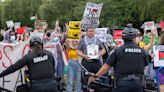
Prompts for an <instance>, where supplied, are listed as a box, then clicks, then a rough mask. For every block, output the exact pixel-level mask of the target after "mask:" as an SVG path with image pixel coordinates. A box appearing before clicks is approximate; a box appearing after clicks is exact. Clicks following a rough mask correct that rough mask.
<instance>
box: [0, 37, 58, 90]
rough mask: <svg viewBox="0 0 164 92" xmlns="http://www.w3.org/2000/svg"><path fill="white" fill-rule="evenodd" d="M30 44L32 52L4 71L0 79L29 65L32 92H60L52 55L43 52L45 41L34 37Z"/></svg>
mask: <svg viewBox="0 0 164 92" xmlns="http://www.w3.org/2000/svg"><path fill="white" fill-rule="evenodd" d="M29 44H30V48H31V52H30V53H28V54H27V55H25V56H24V57H23V58H22V59H20V60H18V61H17V62H16V63H15V64H13V65H11V66H10V67H8V68H7V69H6V70H5V71H3V72H2V73H1V74H0V78H1V77H3V76H6V75H8V74H10V73H13V72H15V71H16V70H18V69H21V68H22V67H24V66H26V65H27V67H28V71H29V76H30V79H31V84H32V85H31V89H30V92H58V90H57V83H56V81H55V80H54V69H55V68H54V58H53V55H52V53H50V52H49V51H46V50H43V41H42V39H40V38H39V37H32V38H31V40H30V42H29Z"/></svg>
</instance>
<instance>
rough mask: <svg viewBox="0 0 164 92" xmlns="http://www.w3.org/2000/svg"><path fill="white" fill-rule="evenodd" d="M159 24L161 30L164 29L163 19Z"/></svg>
mask: <svg viewBox="0 0 164 92" xmlns="http://www.w3.org/2000/svg"><path fill="white" fill-rule="evenodd" d="M160 26H161V29H163V31H164V21H161V22H160Z"/></svg>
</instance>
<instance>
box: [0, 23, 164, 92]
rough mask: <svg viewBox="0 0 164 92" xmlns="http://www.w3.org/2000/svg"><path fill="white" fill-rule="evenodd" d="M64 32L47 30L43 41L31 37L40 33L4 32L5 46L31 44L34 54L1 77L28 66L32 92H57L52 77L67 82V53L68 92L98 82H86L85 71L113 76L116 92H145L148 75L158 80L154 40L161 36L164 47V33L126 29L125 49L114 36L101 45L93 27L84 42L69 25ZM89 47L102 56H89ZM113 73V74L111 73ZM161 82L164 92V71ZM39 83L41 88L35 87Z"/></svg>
mask: <svg viewBox="0 0 164 92" xmlns="http://www.w3.org/2000/svg"><path fill="white" fill-rule="evenodd" d="M60 29H61V28H60V27H59V26H58V27H57V28H55V29H54V30H49V29H45V30H44V31H42V32H43V34H44V35H43V39H40V38H38V37H30V33H32V32H35V31H37V30H28V31H27V30H25V31H24V32H23V33H21V34H20V33H18V32H17V30H15V29H14V28H8V29H7V30H6V31H4V32H3V31H1V32H0V41H1V42H2V43H7V44H17V43H21V42H26V41H29V42H30V43H29V44H30V47H31V49H32V50H31V51H30V52H29V53H28V54H27V55H25V56H24V57H23V58H22V59H20V60H18V61H17V62H16V63H15V64H14V65H11V66H10V67H9V68H7V69H6V70H5V71H3V72H2V73H1V74H0V77H3V76H5V75H8V74H9V73H12V72H14V71H16V70H18V69H20V68H22V67H24V66H25V65H27V66H28V70H29V71H30V77H31V82H32V84H33V85H32V87H31V89H32V90H31V91H30V92H37V91H38V92H57V89H55V87H51V85H56V82H54V81H53V80H52V77H53V75H55V77H58V78H61V79H63V80H64V67H65V64H64V58H63V53H62V52H63V49H64V50H66V51H67V53H68V65H67V68H68V69H67V81H66V92H73V90H75V92H81V91H82V89H83V87H84V86H83V85H87V84H88V83H90V82H94V81H95V76H94V77H93V76H91V77H88V78H82V76H81V68H82V67H84V68H85V69H87V71H89V72H91V73H94V74H95V75H96V78H97V77H100V76H109V74H110V76H111V75H114V77H115V79H116V80H117V81H116V85H115V86H114V87H113V88H114V90H113V92H143V85H142V76H143V75H145V76H146V78H149V79H153V80H155V79H156V77H157V76H156V74H155V72H156V70H157V69H158V68H159V67H154V66H153V58H154V54H153V52H152V47H153V46H154V45H155V42H154V40H155V38H156V37H157V36H159V38H160V39H159V42H158V43H157V44H159V45H164V32H163V31H162V29H161V30H159V29H157V28H155V27H154V28H152V29H151V30H149V31H147V32H146V33H143V32H141V31H140V30H138V29H134V28H133V27H129V26H128V27H125V28H124V29H123V33H122V38H123V40H124V43H125V44H124V45H123V46H119V45H116V43H115V42H114V39H113V36H112V34H110V32H108V34H107V37H106V40H107V41H106V42H101V40H100V39H99V38H97V37H96V35H95V34H96V31H95V28H92V27H89V28H88V29H87V30H86V31H81V37H80V39H71V38H68V29H69V27H68V25H66V29H65V31H64V32H62V31H61V30H60ZM144 36H150V41H149V43H148V44H145V43H144V41H143V39H144ZM54 44H55V45H54ZM88 46H97V47H98V49H99V53H98V55H97V57H96V58H91V57H89V56H88V54H87V47H88ZM49 47H51V48H52V47H54V48H55V52H54V53H53V55H52V54H51V53H50V52H47V51H45V50H44V49H43V48H49ZM37 58H39V59H37ZM38 62H39V63H38ZM47 62H50V63H47ZM35 63H36V65H35ZM112 67H113V68H112ZM109 69H110V71H113V72H112V73H109ZM40 72H42V73H40ZM159 78H160V80H161V81H160V84H161V89H160V90H161V92H162V91H164V85H163V84H164V70H161V71H160V76H159ZM42 79H46V80H42ZM131 80H133V81H131ZM138 80H139V81H138ZM37 81H39V82H37ZM37 83H38V84H39V85H35V84H37ZM74 83H76V88H73V87H74V85H73V84H74ZM103 83H105V84H107V83H109V80H107V79H106V80H103Z"/></svg>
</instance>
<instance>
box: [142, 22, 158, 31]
mask: <svg viewBox="0 0 164 92" xmlns="http://www.w3.org/2000/svg"><path fill="white" fill-rule="evenodd" d="M144 25H145V28H144V30H145V31H146V30H151V29H152V28H154V27H155V25H154V21H149V22H145V23H144Z"/></svg>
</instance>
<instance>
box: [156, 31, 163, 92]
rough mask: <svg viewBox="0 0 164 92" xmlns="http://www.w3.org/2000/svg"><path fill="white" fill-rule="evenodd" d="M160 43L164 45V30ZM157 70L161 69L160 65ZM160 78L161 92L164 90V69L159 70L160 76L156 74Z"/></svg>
mask: <svg viewBox="0 0 164 92" xmlns="http://www.w3.org/2000/svg"><path fill="white" fill-rule="evenodd" d="M158 45H164V32H161V34H160V41H159V44H158ZM155 69H156V70H158V69H159V67H157V68H156V67H155ZM156 77H158V78H159V82H160V92H164V69H161V70H160V71H159V76H156Z"/></svg>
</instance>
